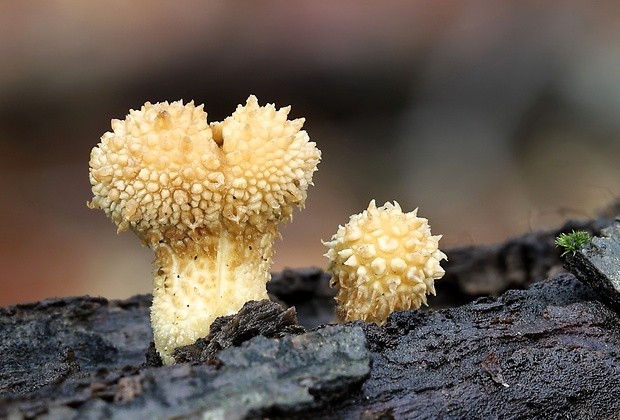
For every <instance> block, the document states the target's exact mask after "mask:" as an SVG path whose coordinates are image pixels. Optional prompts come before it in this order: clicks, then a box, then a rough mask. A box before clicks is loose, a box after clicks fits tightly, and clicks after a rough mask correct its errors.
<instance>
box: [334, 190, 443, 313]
mask: <svg viewBox="0 0 620 420" xmlns="http://www.w3.org/2000/svg"><path fill="white" fill-rule="evenodd" d="M439 239H441V235H437V236H433V235H431V230H430V226H429V225H428V220H427V219H424V218H421V217H417V209H416V210H414V211H412V212H410V213H403V211H402V210H401V208H400V206H399V205H398V203H397V202H394V204H392V203H385V205H383V206H382V207H379V208H377V206H376V205H375V201H374V200H372V201H371V202H370V205H369V206H368V209H367V210H364V211H363V212H362V213H360V214H355V215H353V216H351V218H350V220H349V223H347V224H346V225H344V226H339V228H338V232H337V233H336V234H335V235H334V236H333V237H332V239H331V241H329V242H324V244H325V245H326V246H327V247H328V248H329V250H328V251H327V253H326V254H325V256H326V257H327V258H329V266H328V271H330V272H331V273H332V279H331V282H330V286H332V287H336V288H337V289H338V294H337V296H336V302H337V308H336V316H337V318H338V319H339V320H341V321H353V320H363V321H367V322H375V323H377V324H378V325H382V324H383V323H385V321H386V320H387V317H388V315H389V314H390V313H392V312H394V311H402V310H407V309H417V308H419V307H420V306H421V305H422V304H425V305H426V304H427V303H426V295H427V294H433V295H435V280H437V279H439V278H441V277H442V276H443V275H444V270H443V268H441V266H440V265H439V263H440V261H441V260H443V259H446V255H445V254H444V253H443V252H441V251H440V250H439V249H438V246H439Z"/></svg>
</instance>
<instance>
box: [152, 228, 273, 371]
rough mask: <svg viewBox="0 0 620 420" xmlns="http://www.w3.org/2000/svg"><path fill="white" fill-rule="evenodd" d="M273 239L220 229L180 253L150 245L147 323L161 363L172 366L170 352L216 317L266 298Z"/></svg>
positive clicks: (206, 328) (193, 338) (196, 335)
mask: <svg viewBox="0 0 620 420" xmlns="http://www.w3.org/2000/svg"><path fill="white" fill-rule="evenodd" d="M273 239H275V238H271V237H270V235H261V234H260V233H259V232H255V233H254V234H250V235H247V234H246V235H243V234H241V232H237V233H234V232H230V231H229V230H228V229H226V228H222V229H221V230H220V231H219V232H217V235H209V236H206V237H204V238H202V239H200V240H199V241H197V242H196V243H195V249H189V250H184V252H178V250H175V249H174V248H173V246H171V245H170V244H169V243H161V244H159V243H158V244H156V245H155V246H154V249H153V250H154V251H155V255H156V260H155V265H156V267H157V268H156V269H155V270H154V272H153V274H154V279H153V304H152V307H151V322H152V324H153V330H154V331H156V332H157V333H156V334H155V337H154V339H155V347H156V349H157V350H158V351H159V353H160V355H162V360H163V361H164V363H165V364H171V363H173V362H174V359H173V358H172V357H171V356H170V354H171V353H172V351H173V350H174V349H175V348H177V347H179V346H182V345H185V344H187V343H193V342H194V341H196V340H197V339H198V338H201V337H204V336H206V335H207V334H208V333H209V327H210V325H211V323H212V322H213V321H214V320H215V318H217V317H218V316H222V315H225V314H226V315H227V314H233V313H235V312H237V311H238V310H239V308H241V307H242V306H243V304H244V303H245V302H247V301H250V300H261V299H268V296H267V290H266V286H265V285H266V283H267V281H269V278H270V276H269V266H270V265H271V254H272V251H271V244H272V242H273ZM192 251H193V252H192Z"/></svg>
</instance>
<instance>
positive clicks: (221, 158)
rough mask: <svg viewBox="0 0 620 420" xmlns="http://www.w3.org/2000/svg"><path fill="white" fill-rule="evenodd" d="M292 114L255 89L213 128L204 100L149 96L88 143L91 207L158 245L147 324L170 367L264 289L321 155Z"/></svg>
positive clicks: (150, 244) (154, 246)
mask: <svg viewBox="0 0 620 420" xmlns="http://www.w3.org/2000/svg"><path fill="white" fill-rule="evenodd" d="M289 111H290V107H287V108H281V109H279V110H276V108H275V107H274V105H272V104H268V105H266V106H264V107H261V106H259V104H258V100H257V99H256V97H254V96H250V97H249V98H248V100H247V103H246V105H245V106H242V105H239V106H238V107H237V110H236V111H235V112H234V113H233V114H232V116H231V117H228V118H226V119H225V120H224V121H222V122H219V123H213V124H211V126H210V125H209V124H208V123H207V114H206V113H205V112H204V110H203V106H202V105H200V106H194V103H193V102H190V103H188V104H185V105H184V104H183V103H182V102H181V101H177V102H172V103H168V102H163V103H156V104H151V103H148V102H147V103H146V104H145V105H144V106H143V107H142V108H141V109H140V110H137V111H136V110H131V111H130V112H129V115H127V117H126V118H125V120H122V121H121V120H113V121H112V132H107V133H105V134H104V135H103V136H102V137H101V142H100V143H99V144H98V145H97V146H96V147H95V148H93V150H92V152H91V155H90V181H91V184H92V192H93V196H94V197H93V199H92V201H91V202H90V203H88V205H89V207H91V208H99V209H102V210H103V211H104V212H105V213H106V215H107V216H108V217H110V219H112V221H113V222H114V223H115V224H116V225H117V226H118V231H119V232H120V231H123V230H126V229H130V230H132V231H133V232H134V233H135V234H136V235H137V236H138V238H140V240H141V241H142V243H143V244H144V245H146V246H148V247H150V248H151V249H152V250H153V251H154V252H155V261H154V264H155V265H156V268H155V270H154V272H153V273H154V280H153V287H154V288H153V305H152V307H151V324H152V326H153V334H154V340H155V347H156V349H157V351H158V352H159V354H160V356H161V357H162V360H163V362H164V363H165V364H171V363H173V362H174V358H172V356H171V353H172V351H173V350H174V349H175V348H176V347H179V346H183V345H187V344H192V343H193V342H194V341H196V339H198V338H200V337H204V336H206V335H207V333H208V332H209V327H210V325H211V323H212V322H213V321H214V320H215V318H217V317H218V316H224V315H230V314H233V313H235V312H237V311H238V310H239V309H240V308H241V307H242V306H243V304H244V303H245V302H247V301H250V300H261V299H266V298H268V296H267V291H266V286H265V284H266V283H267V281H268V280H269V278H270V274H269V267H270V266H271V257H272V254H273V248H272V247H273V242H274V240H275V239H276V238H277V237H279V232H278V225H279V224H280V223H285V222H286V221H287V220H288V219H289V218H290V217H291V214H292V211H293V207H300V208H301V207H303V206H304V203H305V200H306V190H307V188H308V186H310V185H312V175H313V172H314V171H316V166H317V164H318V162H319V161H320V158H321V152H320V151H319V149H317V147H316V144H315V143H314V142H310V139H309V137H308V134H307V133H306V132H305V131H304V130H301V128H302V125H303V123H304V119H296V120H292V121H289V120H288V119H287V116H288V113H289Z"/></svg>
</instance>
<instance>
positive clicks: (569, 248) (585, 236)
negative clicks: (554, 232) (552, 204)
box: [555, 230, 592, 257]
mask: <svg viewBox="0 0 620 420" xmlns="http://www.w3.org/2000/svg"><path fill="white" fill-rule="evenodd" d="M591 240H592V237H591V236H590V234H589V233H588V232H586V231H583V230H578V231H577V232H575V231H574V230H573V232H572V233H560V235H559V236H558V237H557V238H555V246H559V247H562V248H564V252H563V253H562V257H563V256H564V255H566V254H568V253H569V252H572V253H573V255H574V254H575V252H577V251H578V250H579V249H580V248H581V247H582V246H583V245H585V244H587V243H590V241H591Z"/></svg>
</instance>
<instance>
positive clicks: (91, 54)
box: [0, 0, 620, 305]
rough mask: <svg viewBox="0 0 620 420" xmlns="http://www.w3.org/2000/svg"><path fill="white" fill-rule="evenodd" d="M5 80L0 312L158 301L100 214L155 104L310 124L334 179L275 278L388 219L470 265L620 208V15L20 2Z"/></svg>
mask: <svg viewBox="0 0 620 420" xmlns="http://www.w3.org/2000/svg"><path fill="white" fill-rule="evenodd" d="M0 63H1V66H0V200H1V201H0V204H1V207H0V234H1V235H0V305H9V304H14V303H17V302H26V301H35V300H39V299H42V298H46V297H54V296H66V295H82V294H90V295H95V296H96V295H101V296H105V297H109V298H121V297H128V296H130V295H132V294H135V293H146V292H149V291H150V287H151V286H150V270H151V266H150V263H151V260H152V259H153V258H152V255H151V252H150V250H148V249H146V248H142V247H141V246H140V244H139V241H138V240H137V239H136V238H135V237H134V236H133V235H132V234H131V233H128V232H126V233H123V234H121V235H117V234H116V229H115V227H114V226H113V225H112V224H111V222H110V221H109V220H108V219H107V218H106V217H105V216H104V214H103V212H101V211H95V210H89V209H88V208H87V207H86V204H85V203H86V201H87V200H89V199H90V185H89V182H88V176H87V172H88V157H89V152H90V149H91V148H92V147H93V146H95V145H96V144H97V142H98V141H99V137H100V136H101V135H102V134H103V133H104V132H105V131H107V130H108V129H109V126H110V119H111V118H121V119H122V118H124V116H125V115H126V113H127V112H128V110H129V109H130V108H139V107H140V106H141V105H142V104H143V103H144V102H145V101H151V102H154V101H162V100H177V99H184V100H185V101H189V100H192V99H193V100H194V101H195V102H197V103H204V104H205V109H206V110H207V111H208V112H209V120H210V121H218V120H221V119H223V118H225V117H226V116H228V115H229V114H230V113H231V112H232V111H233V110H234V109H235V107H236V105H237V104H239V103H244V102H245V99H246V98H247V96H248V95H249V94H250V93H253V94H256V95H257V96H258V98H259V100H260V102H261V104H264V103H266V102H270V103H275V104H276V105H277V106H286V105H292V113H291V115H292V116H293V117H301V116H303V117H306V125H305V128H306V129H307V131H308V132H309V134H310V136H311V138H312V139H313V140H314V141H316V142H317V144H318V146H319V147H320V148H321V149H322V151H323V157H324V158H323V162H322V163H321V165H320V170H319V171H318V172H317V173H316V174H315V187H312V188H311V190H310V191H309V195H308V200H307V206H306V209H305V210H304V211H303V212H301V213H300V212H297V213H296V214H295V216H294V222H293V223H292V224H289V225H288V226H287V227H286V228H285V229H284V230H283V232H282V233H283V236H284V241H280V242H278V243H277V253H276V255H275V258H274V267H273V269H274V271H279V270H281V269H283V268H284V267H287V266H288V267H305V266H313V265H314V266H319V267H324V266H325V259H324V257H323V256H322V254H323V253H324V251H325V249H324V247H323V245H322V244H321V242H320V240H321V239H324V240H326V239H329V238H330V237H331V235H332V234H333V233H334V232H335V231H336V229H337V226H338V225H339V224H344V223H346V222H347V221H348V218H349V216H350V215H351V214H353V213H357V212H360V211H361V210H363V209H365V208H366V207H367V205H368V202H369V201H370V200H371V199H372V198H375V199H376V200H377V203H378V204H382V203H384V202H385V201H388V200H397V201H399V202H400V204H401V205H402V207H403V208H404V209H406V210H412V209H413V208H415V207H419V208H420V210H419V214H420V215H421V216H423V217H427V218H428V219H429V220H430V223H431V225H432V228H433V233H435V234H443V235H444V238H443V239H442V244H443V248H450V247H454V246H459V245H470V244H484V243H492V242H500V241H502V240H504V239H505V238H507V237H511V236H514V235H518V234H522V233H525V232H527V231H530V230H533V229H538V228H544V227H545V226H554V225H558V224H559V223H561V222H562V221H563V220H565V219H566V218H587V217H590V216H593V215H595V214H596V211H597V210H599V209H601V208H602V207H604V206H605V205H607V204H609V203H611V202H612V201H614V200H615V199H616V198H617V197H618V195H619V193H620V182H619V180H620V178H619V175H620V164H619V163H620V159H619V158H620V118H618V115H619V113H620V8H619V7H618V5H617V2H616V1H614V0H607V1H604V0H602V1H597V2H591V1H559V0H556V1H553V0H551V1H544V2H542V1H538V0H536V1H534V0H508V1H500V2H498V1H493V0H484V1H476V0H475V1H468V2H459V1H433V0H427V1H421V0H406V1H405V0H403V1H396V0H383V1H381V2H371V1H359V0H344V1H331V0H329V1H328V0H314V1H294V2H293V1H269V0H263V1H255V2H236V1H224V0H220V1H209V2H206V1H202V0H185V1H183V2H172V1H162V0H150V1H132V2H127V1H117V0H110V1H107V2H84V1H76V0H46V1H38V2H35V1H28V0H26V1H14V2H8V1H7V2H1V3H0Z"/></svg>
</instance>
